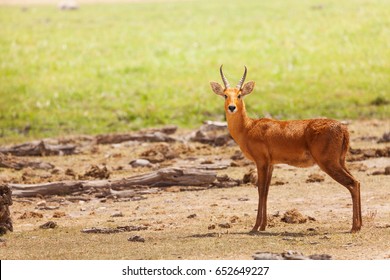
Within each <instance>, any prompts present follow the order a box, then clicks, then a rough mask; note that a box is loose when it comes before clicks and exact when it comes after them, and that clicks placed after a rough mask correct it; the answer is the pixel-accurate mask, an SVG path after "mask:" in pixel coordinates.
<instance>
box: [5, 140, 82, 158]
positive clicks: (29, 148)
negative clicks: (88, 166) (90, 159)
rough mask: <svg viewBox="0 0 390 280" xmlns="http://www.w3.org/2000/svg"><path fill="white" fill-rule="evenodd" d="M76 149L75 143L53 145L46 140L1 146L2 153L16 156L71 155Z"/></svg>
mask: <svg viewBox="0 0 390 280" xmlns="http://www.w3.org/2000/svg"><path fill="white" fill-rule="evenodd" d="M75 150H76V146H75V145H53V144H48V143H46V142H44V141H33V142H27V143H24V144H20V145H15V146H11V147H1V148H0V153H3V154H11V155H14V156H19V157H20V156H52V155H71V154H74V152H75Z"/></svg>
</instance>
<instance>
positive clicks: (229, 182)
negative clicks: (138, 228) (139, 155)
mask: <svg viewBox="0 0 390 280" xmlns="http://www.w3.org/2000/svg"><path fill="white" fill-rule="evenodd" d="M240 183H241V181H240V180H234V179H231V178H229V177H228V176H227V175H225V176H217V173H216V172H214V171H210V170H202V169H197V168H178V167H170V168H163V169H160V170H157V171H153V172H150V173H146V174H142V175H136V176H132V177H128V178H123V179H118V180H92V181H61V182H52V183H44V184H9V185H8V186H9V187H10V188H11V189H12V193H13V195H14V196H16V197H33V196H37V195H42V196H45V195H70V194H80V193H86V192H88V191H90V190H91V189H94V190H99V189H100V190H107V192H106V193H107V195H112V196H117V197H132V196H136V195H143V194H149V193H155V192H157V190H156V189H148V188H157V187H159V188H164V187H170V186H183V187H192V186H194V187H196V186H202V187H219V188H221V187H235V186H238V185H240ZM145 186H146V187H145Z"/></svg>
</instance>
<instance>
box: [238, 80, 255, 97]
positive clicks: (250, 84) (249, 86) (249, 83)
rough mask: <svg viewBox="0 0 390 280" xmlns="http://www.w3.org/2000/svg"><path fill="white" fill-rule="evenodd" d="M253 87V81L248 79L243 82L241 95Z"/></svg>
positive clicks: (247, 92) (249, 91)
mask: <svg viewBox="0 0 390 280" xmlns="http://www.w3.org/2000/svg"><path fill="white" fill-rule="evenodd" d="M254 87H255V82H254V81H250V82H247V83H245V85H244V86H243V87H242V89H241V95H247V94H249V93H251V92H252V91H253V88H254Z"/></svg>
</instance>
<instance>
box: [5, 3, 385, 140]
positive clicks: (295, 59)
mask: <svg viewBox="0 0 390 280" xmlns="http://www.w3.org/2000/svg"><path fill="white" fill-rule="evenodd" d="M318 3H319V2H318V1H309V0H305V1H302V0H290V1H283V0H278V1H243V0H237V1H236V0H234V1H224V0H218V1H182V2H180V1H179V2H167V3H161V2H158V3H130V4H115V5H114V4H113V5H106V4H102V5H84V6H82V7H81V9H80V10H78V11H71V12H63V11H60V10H58V9H57V8H56V7H55V6H32V7H29V8H27V9H21V8H20V7H9V6H0V136H1V138H0V141H1V142H7V141H15V140H23V139H25V138H34V137H44V136H55V135H64V134H79V133H88V134H91V133H92V134H93V133H104V132H115V131H127V130H131V129H138V128H142V127H147V126H158V125H163V124H168V123H169V124H170V123H172V124H177V125H179V126H184V127H195V126H199V125H200V123H201V122H202V121H204V120H206V119H222V118H223V105H222V100H221V99H220V98H219V97H217V96H216V95H214V94H213V93H212V92H211V90H210V87H209V81H211V80H217V81H220V77H219V73H218V68H219V66H220V64H224V70H225V73H226V75H227V77H228V78H230V80H231V83H232V84H233V83H235V82H236V81H238V79H239V78H240V76H241V75H242V71H243V66H244V65H247V67H248V69H249V73H248V80H249V79H250V80H255V81H256V83H257V85H256V88H255V91H254V93H253V94H252V95H251V96H248V97H247V98H246V104H247V109H248V111H250V114H251V115H252V116H262V115H264V114H271V115H272V116H274V117H275V118H284V119H285V118H308V117H317V116H326V117H333V118H338V119H342V118H370V117H375V118H389V117H390V109H389V107H390V105H389V103H390V78H389V77H390V1H388V0H373V1H367V0H345V1H336V0H324V1H321V2H320V3H321V4H318Z"/></svg>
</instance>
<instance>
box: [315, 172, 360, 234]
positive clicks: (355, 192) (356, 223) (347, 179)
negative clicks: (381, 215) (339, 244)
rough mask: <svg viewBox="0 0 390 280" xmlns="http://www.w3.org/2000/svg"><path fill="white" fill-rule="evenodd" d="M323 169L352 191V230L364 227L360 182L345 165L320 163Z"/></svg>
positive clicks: (355, 230)
mask: <svg viewBox="0 0 390 280" xmlns="http://www.w3.org/2000/svg"><path fill="white" fill-rule="evenodd" d="M319 165H320V167H321V169H322V170H324V171H325V172H326V173H327V174H328V175H329V176H330V177H332V178H333V179H334V180H335V181H337V182H338V183H340V184H341V185H343V186H344V187H346V188H347V189H348V191H349V192H350V193H351V197H352V211H353V212H352V213H353V214H352V229H351V232H357V231H359V230H360V229H361V227H362V210H361V200H360V183H359V181H357V180H356V179H355V178H354V177H353V176H352V174H351V173H350V172H349V171H348V169H347V168H346V167H345V165H341V164H334V165H331V166H329V165H323V164H319Z"/></svg>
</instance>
